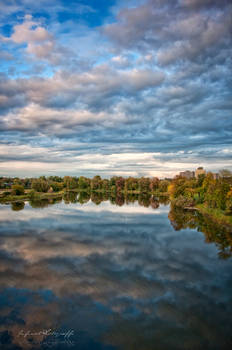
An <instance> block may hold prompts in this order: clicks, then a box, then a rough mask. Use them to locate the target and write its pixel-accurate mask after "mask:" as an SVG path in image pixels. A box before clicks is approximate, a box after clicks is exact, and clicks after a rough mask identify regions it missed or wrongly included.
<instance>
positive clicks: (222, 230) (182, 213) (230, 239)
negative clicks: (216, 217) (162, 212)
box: [168, 205, 232, 259]
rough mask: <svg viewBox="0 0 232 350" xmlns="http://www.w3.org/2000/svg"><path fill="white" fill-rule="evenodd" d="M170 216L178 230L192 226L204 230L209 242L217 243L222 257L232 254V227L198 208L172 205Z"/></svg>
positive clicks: (191, 227)
mask: <svg viewBox="0 0 232 350" xmlns="http://www.w3.org/2000/svg"><path fill="white" fill-rule="evenodd" d="M168 218H169V220H170V222H171V224H172V226H173V228H174V229H175V230H176V231H178V230H182V229H186V228H190V229H197V230H198V231H200V232H203V233H204V235H205V241H206V242H207V243H215V244H216V246H217V248H218V251H219V252H218V255H219V257H220V258H222V259H227V258H229V257H231V256H232V235H231V228H229V227H227V226H226V225H225V226H222V225H221V224H218V223H216V222H215V221H212V219H211V218H210V217H209V216H207V215H202V214H201V213H199V212H198V211H196V210H184V209H181V208H177V207H174V206H172V205H171V206H170V211H169V214H168Z"/></svg>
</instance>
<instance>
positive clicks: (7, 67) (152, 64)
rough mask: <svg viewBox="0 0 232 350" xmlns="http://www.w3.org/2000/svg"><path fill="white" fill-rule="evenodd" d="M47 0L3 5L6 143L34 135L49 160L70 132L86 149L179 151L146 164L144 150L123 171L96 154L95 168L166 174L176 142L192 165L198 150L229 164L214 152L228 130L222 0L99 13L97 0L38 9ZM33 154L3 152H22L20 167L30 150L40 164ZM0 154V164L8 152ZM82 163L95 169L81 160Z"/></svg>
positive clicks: (226, 23)
mask: <svg viewBox="0 0 232 350" xmlns="http://www.w3.org/2000/svg"><path fill="white" fill-rule="evenodd" d="M44 4H45V2H44V1H42V2H41V1H40V2H38V3H35V4H32V7H31V10H30V11H29V10H28V2H27V1H26V0H25V1H23V2H20V3H18V2H17V1H16V2H14V5H15V6H13V4H11V5H12V6H10V5H9V6H6V5H4V6H3V5H2V9H3V12H4V14H5V17H4V14H3V13H1V16H2V17H1V18H2V20H3V24H4V25H3V26H2V27H1V33H0V35H1V46H2V47H1V51H0V52H1V53H2V58H3V59H4V61H3V65H2V67H3V68H2V73H1V75H0V116H1V117H0V130H1V134H2V138H1V143H2V144H4V145H9V144H12V143H13V144H14V143H16V144H17V145H19V146H23V145H25V144H26V145H29V147H31V148H34V147H35V144H36V145H37V146H38V148H40V147H39V146H41V145H42V148H43V147H45V148H47V152H49V153H50V152H51V159H54V157H53V154H52V147H57V143H59V145H60V146H59V147H58V150H57V152H60V153H62V152H64V153H65V154H66V155H67V159H69V161H72V157H73V153H70V154H67V153H66V148H65V147H66V145H67V144H68V142H69V141H70V142H71V143H72V147H74V148H75V147H81V150H80V152H81V154H84V153H85V152H86V155H87V156H88V155H89V154H90V153H91V154H98V153H100V154H102V155H103V156H105V155H110V154H117V153H119V154H124V153H127V154H129V153H134V154H136V155H139V154H144V153H150V154H157V153H159V154H161V155H162V156H161V159H162V160H163V159H166V158H167V157H169V156H168V155H170V154H172V157H173V158H178V161H176V159H173V163H172V162H171V163H170V164H172V169H165V167H162V164H153V165H151V166H153V171H152V172H150V170H148V169H150V163H149V159H147V158H146V161H147V166H146V163H145V162H144V163H143V165H142V166H143V168H144V169H141V166H137V167H136V165H135V164H134V166H133V169H132V167H131V168H130V163H128V169H126V165H125V166H124V168H123V170H122V168H120V166H121V165H120V164H119V163H117V162H115V163H114V166H115V167H114V168H113V167H112V168H108V169H106V168H107V167H106V168H105V167H104V166H102V164H103V163H102V161H101V162H100V163H99V167H100V168H99V170H100V169H102V174H104V175H105V174H107V176H108V174H109V172H110V171H112V173H114V174H115V173H120V171H121V170H122V171H123V173H124V174H133V175H139V174H150V173H151V174H154V173H155V172H156V171H157V174H163V176H166V175H168V174H174V172H175V171H176V169H177V165H178V164H180V163H181V161H180V162H179V159H180V156H179V153H178V152H180V151H183V150H184V155H182V157H183V159H182V164H185V165H186V166H187V164H188V167H190V166H191V161H192V167H195V164H196V163H197V162H201V163H202V161H203V160H204V162H206V164H207V166H208V167H210V168H211V166H212V164H213V162H214V164H217V165H215V166H217V167H219V166H220V165H221V162H223V165H225V166H226V167H231V164H230V163H229V162H228V155H227V156H226V155H225V154H223V156H222V158H220V149H226V148H227V147H229V148H230V146H231V136H232V124H231V107H232V106H231V102H230V101H231V88H232V83H231V74H230V71H231V60H230V57H231V47H232V46H231V36H230V32H231V11H232V8H231V6H230V3H229V2H228V1H221V2H219V1H213V0H212V1H211V0H209V1H208V0H206V1H202V2H200V1H197V0H196V1H190V0H189V1H187V0H186V1H184V0H183V1H172V2H170V1H152V0H147V1H144V2H137V1H135V2H134V3H133V5H132V4H130V6H127V5H129V3H127V2H120V1H119V2H116V3H115V4H114V6H113V7H107V9H106V12H104V14H103V12H102V8H101V7H98V6H100V5H98V6H96V7H95V6H94V8H93V9H92V10H91V9H89V8H79V9H78V6H77V7H75V6H74V7H73V12H75V13H73V14H72V15H71V13H70V9H68V8H67V6H66V5H65V4H64V3H63V2H61V1H58V0H57V1H56V2H55V3H54V4H53V6H50V5H49V4H48V6H47V7H46V9H45V10H44V12H43V11H42V12H39V15H38V6H40V8H43V6H44ZM20 8H21V9H22V17H21V18H19V17H18V14H17V11H19V9H20ZM14 11H16V12H14ZM109 11H111V12H109ZM87 13H88V16H89V19H88V20H87V17H85V14H87ZM106 13H107V14H106ZM77 15H78V16H81V19H83V20H79V19H80V17H78V20H77V17H75V16H77ZM73 16H74V17H73ZM83 16H84V17H83ZM91 16H94V17H91ZM97 17H98V19H97ZM90 18H92V19H90ZM91 21H92V22H91ZM0 56H1V54H0ZM54 140H55V141H54ZM56 142H57V143H56ZM54 145H55V146H54ZM62 147H63V148H62ZM189 151H191V152H192V153H191V156H190V154H188V152H189ZM185 155H186V157H188V160H189V161H188V163H186V159H187V158H185ZM17 156H18V159H17ZM36 156H37V159H36ZM36 156H35V157H32V158H30V157H31V155H29V154H28V155H27V157H28V158H24V157H26V156H25V155H22V156H21V154H20V155H19V154H17V153H16V154H15V156H14V157H13V154H12V153H9V158H8V160H9V163H8V165H9V166H11V167H12V169H13V163H12V162H13V160H14V161H17V160H18V163H17V169H18V166H19V164H20V162H22V161H23V162H26V163H23V168H24V169H25V167H26V166H27V165H26V164H28V163H27V161H28V162H29V159H32V160H33V162H34V169H39V166H38V167H37V166H36V165H35V164H40V166H41V167H42V165H41V160H40V155H39V154H37V153H36ZM175 156H176V157H175ZM226 157H227V158H226ZM3 158H4V161H5V163H4V172H5V171H6V169H7V162H6V160H7V155H3ZM61 158H62V156H61ZM61 158H60V159H61ZM169 159H170V157H169ZM105 161H106V158H105ZM226 161H227V164H226ZM51 162H52V164H53V163H54V164H56V162H57V159H55V160H54V162H53V161H51ZM128 162H129V161H128ZM134 163H136V160H134ZM44 166H45V168H44V170H46V171H52V169H57V167H56V166H55V167H54V166H53V165H51V167H50V168H48V165H44ZM179 166H181V165H179ZM158 167H161V168H162V171H159V170H158ZM62 169H63V170H62V174H63V171H68V169H67V166H66V163H65V164H64V165H63V168H62ZM95 169H96V168H94V171H95ZM177 170H178V169H177ZM36 171H38V170H33V173H36ZM56 171H58V170H56ZM82 171H83V172H85V173H86V174H87V173H88V174H90V173H91V174H92V173H93V171H91V165H90V164H89V162H88V161H87V166H86V167H84V168H83V169H82ZM11 173H12V170H11Z"/></svg>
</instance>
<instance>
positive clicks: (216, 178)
mask: <svg viewBox="0 0 232 350" xmlns="http://www.w3.org/2000/svg"><path fill="white" fill-rule="evenodd" d="M212 174H213V178H214V180H218V179H219V177H220V175H219V174H218V173H212Z"/></svg>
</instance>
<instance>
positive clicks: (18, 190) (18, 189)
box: [11, 184, 24, 196]
mask: <svg viewBox="0 0 232 350" xmlns="http://www.w3.org/2000/svg"><path fill="white" fill-rule="evenodd" d="M11 189H12V191H11V193H12V195H15V196H20V195H22V194H24V187H23V186H22V185H18V184H15V185H12V186H11Z"/></svg>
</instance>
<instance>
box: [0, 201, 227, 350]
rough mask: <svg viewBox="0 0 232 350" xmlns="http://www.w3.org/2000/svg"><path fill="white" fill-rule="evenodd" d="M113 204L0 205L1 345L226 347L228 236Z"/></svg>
mask: <svg viewBox="0 0 232 350" xmlns="http://www.w3.org/2000/svg"><path fill="white" fill-rule="evenodd" d="M86 201H87V200H83V201H82V203H83V202H86ZM74 202H75V200H74ZM66 203H68V200H67V199H66ZM96 203H97V204H98V205H96ZM118 204H120V206H119V205H115V204H112V203H110V202H109V201H104V202H101V201H100V200H99V201H97V200H95V203H93V202H91V201H87V202H86V203H84V204H80V203H70V202H69V204H65V203H64V202H60V203H56V204H53V205H49V206H46V203H45V205H43V204H39V203H37V204H36V203H35V204H34V205H33V206H34V208H33V207H31V206H30V205H29V204H28V203H26V204H25V206H24V205H23V204H20V203H18V204H14V205H13V207H12V206H10V205H1V206H0V221H1V225H0V349H3V350H5V349H7V350H9V349H17V350H19V349H50V348H52V349H55V350H57V349H81V350H82V349H85V350H87V349H88V350H95V349H96V350H100V349H101V350H103V349H104V350H113V349H123V350H125V349H126V350H127V349H129V350H132V349H133V350H150V349H152V350H156V349H157V350H162V349H167V350H172V349H178V350H179V349H188V350H190V349H191V350H192V349H194V350H198V349H199V350H200V349H204V350H205V349H210V350H211V349H212V350H213V349H218V350H219V349H220V350H222V349H232V347H231V345H232V331H231V325H232V322H231V321H232V302H231V301H232V274H231V267H232V264H231V261H232V259H231V245H230V239H231V236H230V233H228V232H224V231H220V228H215V225H212V223H210V222H206V221H205V219H204V218H202V217H201V218H199V217H196V214H195V213H192V212H191V213H185V214H183V213H182V214H181V213H176V212H173V211H172V212H169V210H170V208H169V206H168V205H163V204H159V203H157V201H156V202H155V201H153V202H150V204H149V203H145V202H141V201H140V205H139V204H138V202H134V203H128V204H124V205H122V204H123V202H122V203H118ZM141 204H142V205H141ZM41 206H42V207H44V208H41ZM12 209H13V210H12ZM168 216H169V217H168ZM201 231H205V233H202V232H201ZM228 242H229V243H228ZM51 332H54V333H53V334H51Z"/></svg>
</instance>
